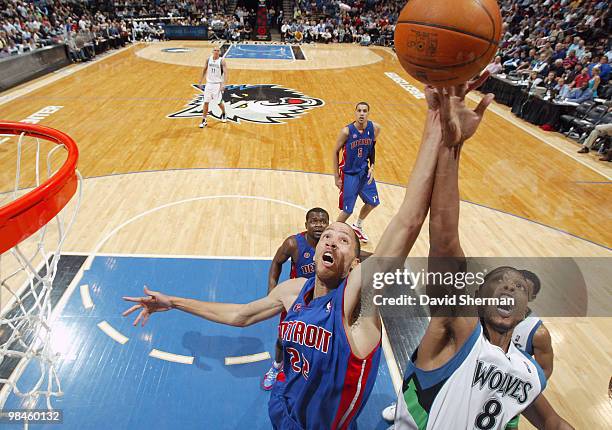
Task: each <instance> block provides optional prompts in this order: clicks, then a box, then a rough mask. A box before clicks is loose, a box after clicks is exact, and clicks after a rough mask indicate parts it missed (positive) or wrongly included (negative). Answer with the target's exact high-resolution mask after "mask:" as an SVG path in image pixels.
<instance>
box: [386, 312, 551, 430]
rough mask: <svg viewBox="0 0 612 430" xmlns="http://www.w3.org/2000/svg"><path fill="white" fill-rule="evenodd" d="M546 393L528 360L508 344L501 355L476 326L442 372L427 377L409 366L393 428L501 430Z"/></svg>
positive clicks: (538, 373)
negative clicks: (539, 396) (541, 394)
mask: <svg viewBox="0 0 612 430" xmlns="http://www.w3.org/2000/svg"><path fill="white" fill-rule="evenodd" d="M416 353H418V351H417V352H416ZM416 353H415V354H416ZM415 358H416V356H413V359H415ZM545 387H546V378H545V377H544V372H543V371H542V369H541V368H540V366H539V365H538V364H537V363H536V362H535V361H534V360H533V358H532V357H530V356H528V355H526V354H525V353H524V352H522V351H520V350H519V349H518V348H517V347H516V346H514V345H513V344H512V343H510V347H509V348H508V352H507V353H505V352H504V351H503V350H502V349H501V348H499V347H497V346H495V345H493V344H491V343H490V342H489V341H488V340H487V339H486V337H485V336H484V334H483V331H482V326H481V325H480V323H479V324H478V325H477V326H476V328H475V329H474V332H473V333H472V334H471V336H470V338H469V339H468V340H467V341H466V342H465V344H464V345H463V346H462V348H461V349H460V350H459V351H458V352H457V353H456V354H455V356H454V357H453V358H452V359H450V360H449V361H448V363H446V364H445V365H444V366H442V367H440V368H438V369H434V370H429V371H425V370H421V369H418V368H416V367H415V365H414V364H413V362H410V363H409V364H408V368H407V369H406V373H405V379H404V384H403V387H402V392H401V393H400V395H399V398H398V402H397V409H396V414H395V427H394V428H395V430H416V429H418V430H434V429H435V430H438V429H439V430H448V429H455V430H459V429H469V430H503V429H504V428H505V426H506V424H507V423H508V422H509V421H510V420H511V419H512V418H514V417H515V416H517V415H519V414H520V413H521V412H522V411H523V410H525V409H526V408H527V407H528V406H529V405H530V404H531V403H532V402H533V401H534V400H535V399H536V398H537V397H538V395H539V394H540V393H541V392H542V391H543V390H544V388H545Z"/></svg>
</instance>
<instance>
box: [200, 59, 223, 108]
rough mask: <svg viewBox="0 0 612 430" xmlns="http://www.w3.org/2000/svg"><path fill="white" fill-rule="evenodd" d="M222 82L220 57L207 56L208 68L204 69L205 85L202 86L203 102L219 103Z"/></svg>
mask: <svg viewBox="0 0 612 430" xmlns="http://www.w3.org/2000/svg"><path fill="white" fill-rule="evenodd" d="M222 83H223V72H222V70H221V57H219V58H218V59H216V60H213V57H212V56H211V57H209V58H208V69H207V70H206V86H205V87H204V103H211V102H212V103H217V104H219V103H221V96H222V95H223V93H222V92H221V84H222Z"/></svg>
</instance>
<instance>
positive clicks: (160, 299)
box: [123, 279, 304, 327]
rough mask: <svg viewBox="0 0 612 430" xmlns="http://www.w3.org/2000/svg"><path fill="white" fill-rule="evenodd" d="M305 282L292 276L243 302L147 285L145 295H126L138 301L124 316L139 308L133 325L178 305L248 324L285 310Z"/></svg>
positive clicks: (224, 321) (218, 319)
mask: <svg viewBox="0 0 612 430" xmlns="http://www.w3.org/2000/svg"><path fill="white" fill-rule="evenodd" d="M303 284H304V279H289V280H287V281H285V282H283V283H281V284H280V285H278V286H277V287H276V288H274V289H273V290H272V291H271V292H270V294H268V295H267V296H266V297H263V298H261V299H258V300H255V301H252V302H250V303H244V304H238V303H217V302H204V301H201V300H196V299H189V298H185V297H176V296H169V295H166V294H164V293H161V292H159V291H152V290H149V289H148V288H147V287H144V293H145V294H146V295H147V296H146V297H124V298H123V299H124V300H126V301H128V302H134V303H137V304H135V305H134V306H132V307H131V308H129V309H128V310H126V311H125V312H123V316H127V315H129V314H130V313H132V312H135V311H137V310H140V313H139V314H138V316H137V317H136V319H135V320H134V323H133V325H137V324H138V322H140V323H141V324H142V325H143V326H144V325H145V324H146V322H147V321H148V319H149V317H150V316H151V314H153V313H155V312H164V311H169V310H171V309H177V310H180V311H183V312H187V313H190V314H192V315H195V316H198V317H200V318H204V319H206V320H209V321H213V322H216V323H220V324H226V325H231V326H235V327H246V326H249V325H252V324H255V323H258V322H260V321H263V320H266V319H268V318H271V317H273V316H274V315H277V314H279V313H281V312H282V311H283V310H285V308H286V307H288V306H290V305H291V303H293V302H294V301H295V298H296V297H297V296H298V294H299V292H300V289H301V288H302V286H303Z"/></svg>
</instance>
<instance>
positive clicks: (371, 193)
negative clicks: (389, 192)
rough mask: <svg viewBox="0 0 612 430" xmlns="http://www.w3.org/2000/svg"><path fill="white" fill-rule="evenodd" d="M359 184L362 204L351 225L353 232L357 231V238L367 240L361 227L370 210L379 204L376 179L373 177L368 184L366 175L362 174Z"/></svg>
mask: <svg viewBox="0 0 612 430" xmlns="http://www.w3.org/2000/svg"><path fill="white" fill-rule="evenodd" d="M360 185H361V187H360V190H359V197H361V200H363V203H364V205H363V207H362V208H361V210H360V211H359V218H358V219H357V222H355V224H353V225H352V227H353V229H354V230H355V233H357V236H358V237H359V239H361V240H362V241H363V242H367V241H368V240H369V238H368V235H367V234H366V233H365V231H364V229H363V222H364V221H365V219H366V218H367V216H368V215H369V214H370V212H372V211H373V210H374V208H375V207H376V206H378V205H379V204H380V200H379V198H378V189H377V188H376V181H375V180H374V179H372V182H371V183H369V184H368V177H367V175H364V176H363V178H362V180H361V183H360Z"/></svg>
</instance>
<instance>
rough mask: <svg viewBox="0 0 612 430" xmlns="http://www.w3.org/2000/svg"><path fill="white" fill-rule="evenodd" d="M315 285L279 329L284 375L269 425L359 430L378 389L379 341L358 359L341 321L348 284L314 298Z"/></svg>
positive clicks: (293, 428)
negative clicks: (360, 419)
mask: <svg viewBox="0 0 612 430" xmlns="http://www.w3.org/2000/svg"><path fill="white" fill-rule="evenodd" d="M314 281H315V279H314V278H311V279H309V280H307V281H306V283H305V284H304V287H303V288H302V290H301V291H300V294H299V295H298V297H297V299H296V300H295V302H294V303H293V306H292V307H291V309H290V310H288V311H287V316H286V318H285V321H283V322H282V323H281V324H280V326H279V336H280V339H281V341H282V343H283V354H284V363H285V366H284V377H283V376H282V375H279V378H278V379H277V382H276V384H275V385H274V388H273V390H272V394H271V396H270V402H269V413H270V421H271V422H272V426H273V427H274V429H277V430H304V429H305V430H323V429H325V430H337V429H342V430H346V429H355V428H356V424H355V421H356V419H357V416H358V415H359V413H360V412H361V410H362V409H363V406H364V404H365V403H366V401H367V399H368V397H369V395H370V393H371V392H372V388H373V386H374V381H375V379H376V373H377V371H378V365H379V362H380V349H381V348H380V342H379V343H378V345H377V346H376V348H374V350H373V351H372V352H371V353H370V354H369V355H368V356H367V357H366V358H364V359H360V358H357V357H356V356H354V355H353V353H352V351H351V347H350V345H349V342H348V338H347V336H346V333H345V330H344V324H343V321H342V319H343V306H344V290H345V288H346V281H344V282H342V284H341V285H340V286H339V287H338V288H337V289H336V290H334V291H332V292H330V293H329V294H327V295H325V296H323V297H318V298H316V299H313V298H312V297H313V293H314Z"/></svg>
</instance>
